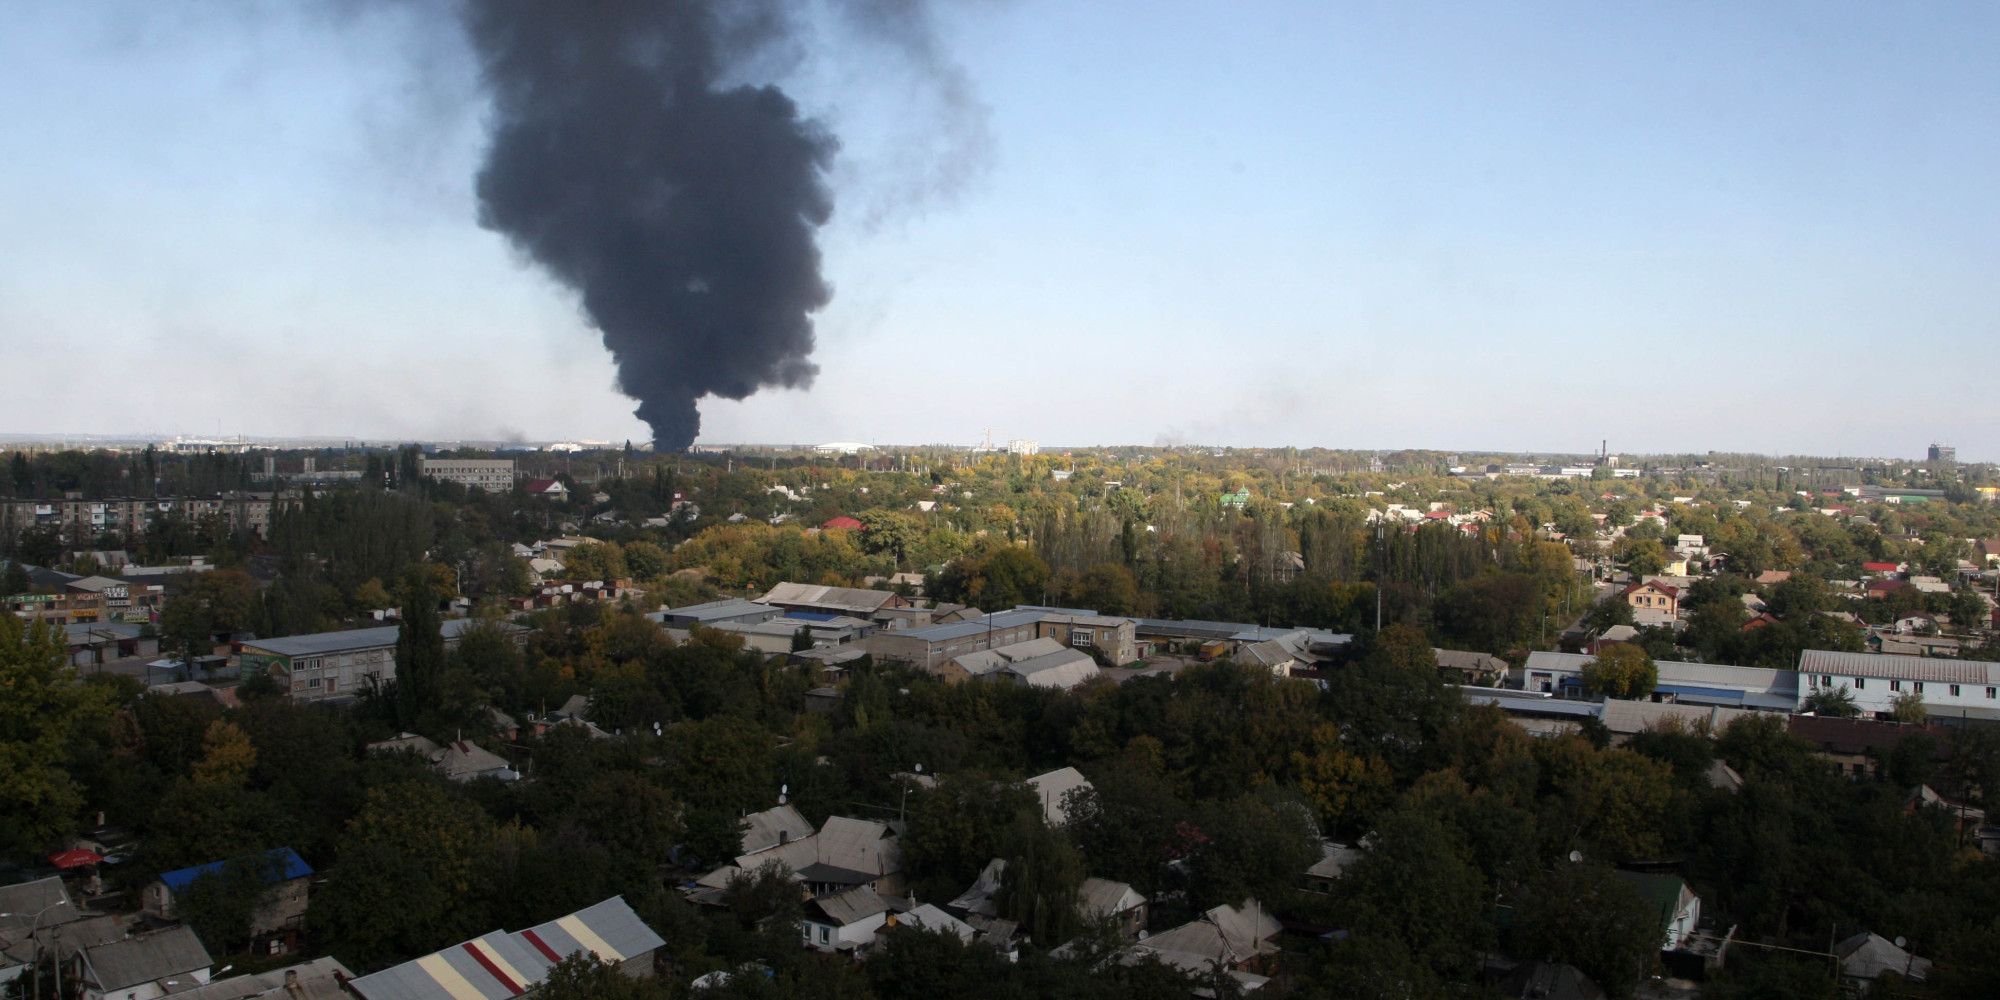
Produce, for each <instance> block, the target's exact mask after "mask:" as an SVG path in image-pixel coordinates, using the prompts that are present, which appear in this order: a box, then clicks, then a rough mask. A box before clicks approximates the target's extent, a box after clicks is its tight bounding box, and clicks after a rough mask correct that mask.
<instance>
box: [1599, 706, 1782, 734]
mask: <svg viewBox="0 0 2000 1000" xmlns="http://www.w3.org/2000/svg"><path fill="white" fill-rule="evenodd" d="M1756 714H1757V713H1756V712H1752V711H1748V710H1746V709H1740V708H1722V707H1718V706H1707V705H1677V704H1672V703H1669V702H1652V701H1624V700H1622V699H1617V698H1613V699H1610V700H1607V701H1606V702H1605V703H1604V707H1603V709H1602V711H1601V712H1600V713H1599V718H1601V719H1603V721H1604V727H1605V728H1606V729H1609V730H1611V731H1612V732H1614V733H1626V734H1630V733H1637V732H1643V731H1645V730H1647V729H1651V728H1656V727H1658V726H1659V725H1660V724H1661V723H1662V722H1665V721H1666V720H1669V719H1672V720H1676V721H1678V722H1680V723H1683V724H1686V725H1690V726H1697V725H1699V726H1707V727H1708V730H1709V731H1710V732H1713V733H1720V732H1722V731H1723V730H1724V729H1726V728H1728V727H1729V724H1730V723H1732V722H1735V721H1736V720H1737V719H1741V718H1745V717H1748V716H1752V715H1756Z"/></svg>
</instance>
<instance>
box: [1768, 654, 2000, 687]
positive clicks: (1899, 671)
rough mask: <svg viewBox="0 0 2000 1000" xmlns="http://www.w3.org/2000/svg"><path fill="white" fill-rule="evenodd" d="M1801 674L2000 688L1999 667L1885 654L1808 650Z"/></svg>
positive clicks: (1982, 663) (1976, 661)
mask: <svg viewBox="0 0 2000 1000" xmlns="http://www.w3.org/2000/svg"><path fill="white" fill-rule="evenodd" d="M1799 670H1800V671H1801V672H1803V673H1808V674H1827V675H1833V676H1845V677H1882V678H1889V679H1893V680H1904V681H1939V682H1943V683H1950V684H2000V665H1996V664H1992V663H1986V662H1983V661H1979V660H1949V659H1941V658H1938V657H1925V656H1892V655H1887V654H1883V653H1837V652H1832V651H1830V650H1824V649H1808V650H1806V651H1805V652H1803V653H1800V654H1799Z"/></svg>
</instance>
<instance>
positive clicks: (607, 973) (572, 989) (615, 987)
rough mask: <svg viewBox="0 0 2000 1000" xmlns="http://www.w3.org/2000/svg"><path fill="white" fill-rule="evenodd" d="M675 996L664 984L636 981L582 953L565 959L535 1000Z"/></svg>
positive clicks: (626, 999)
mask: <svg viewBox="0 0 2000 1000" xmlns="http://www.w3.org/2000/svg"><path fill="white" fill-rule="evenodd" d="M673 995H674V991H673V989H672V987H671V986H670V985H669V984H668V983H666V982H664V981H661V980H656V979H652V978H645V979H634V978H633V977H631V976H629V975H626V974H625V973H624V971H622V970H620V969H619V968H618V966H615V965H612V964H610V963H608V962H605V961H604V960H602V959H600V958H598V957H597V956H595V955H590V954H585V953H583V952H577V953H575V954H571V955H567V956H564V958H563V960H562V961H560V962H557V963H556V964H555V965H554V966H552V967H550V969H549V973H548V975H547V976H545V977H543V979H542V982H541V984H540V985H538V986H536V987H535V1000H669V998H670V997H672V996H673Z"/></svg>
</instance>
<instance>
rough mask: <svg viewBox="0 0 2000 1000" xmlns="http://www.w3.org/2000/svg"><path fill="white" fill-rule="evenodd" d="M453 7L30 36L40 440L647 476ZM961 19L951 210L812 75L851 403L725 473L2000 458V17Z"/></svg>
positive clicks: (792, 72)
mask: <svg viewBox="0 0 2000 1000" xmlns="http://www.w3.org/2000/svg"><path fill="white" fill-rule="evenodd" d="M418 7H421V5H397V4H383V5H366V4H364V5H344V4H342V5H327V6H325V7H320V6H314V5H297V4H291V3H246V4H232V3H223V2H207V3H193V4H185V5H156V4H143V3H137V2H104V3H87V4H56V3H30V4H26V5H22V6H20V7H18V8H16V9H15V10H13V11H12V12H10V22H9V31H8V32H7V33H5V34H4V35H0V93H4V94H6V95H7V97H6V98H4V99H0V129H4V131H5V133H6V134H7V135H8V136H9V138H10V141H9V143H8V145H7V148H6V150H5V152H4V153H0V204H4V205H6V206H7V209H6V214H5V216H4V218H3V219H0V358H4V359H6V362H7V364H6V366H5V370H6V371H7V372H8V375H9V377H8V378H7V379H6V391H5V392H4V393H0V433H5V434H9V435H16V434H62V433H79V434H81V433H134V432H153V433H160V434H165V435H171V434H177V433H178V434H185V435H190V436H205V435H212V434H215V433H217V432H218V430H219V431H220V432H221V433H223V434H245V435H252V436H338V435H347V434H354V435H360V436H365V437H368V438H371V439H398V438H401V439H412V440H418V439H421V440H432V439H447V438H463V439H481V440H508V439H534V440H562V439H598V440H613V441H622V440H625V439H627V438H630V439H632V440H634V441H638V440H641V439H643V438H644V436H645V434H646V431H645V427H644V425H643V424H642V423H640V422H639V421H638V420H636V419H634V418H633V417H632V416H631V409H632V405H633V404H632V402H631V401H630V400H629V399H627V398H626V397H624V396H622V395H620V394H619V393H618V392H617V391H616V390H615V388H613V386H612V380H611V373H612V367H611V364H610V361H609V359H608V358H607V357H606V356H605V353H604V351H603V348H602V347H601V346H600V344H599V340H598V337H597V335H596V333H595V332H594V331H592V330H590V329H588V328H587V327H586V326H585V324H584V323H583V321H582V320H581V319H580V316H579V311H578V309H577V308H576V306H575V304H574V303H573V302H571V301H569V300H568V299H567V297H566V293H564V292H563V291H562V290H561V289H560V288H558V287H557V286H555V285H554V284H553V283H552V282H551V281H549V280H548V279H547V278H546V277H544V276H543V275H542V274H541V273H540V272H538V271H536V270H534V269H532V268H530V267H528V266H526V265H525V264H524V263H523V262H522V261H520V260H519V259H517V258H516V257H515V256H514V255H513V254H511V253H510V252H509V251H508V249H507V248H506V246H505V245H504V244H503V242H502V240H501V238H500V237H498V236H497V235H495V234H493V233H491V232H489V231H486V230H484V229H481V228H480V227H479V226H478V224H477V218H476V206H475V203H474V199H473V196H472V174H473V171H474V169H475V168H476V165H477V163H478V161H479V157H480V153H481V149H482V143H483V142H484V138H483V133H482V128H481V116H482V113H483V109H482V106H481V104H480V101H479V99H478V96H477V92H476V87H475V86H474V80H473V77H472V66H471V62H470V59H469V57H468V56H467V54H466V53H465V52H464V51H463V49H462V46H457V45H453V44H447V43H442V42H440V40H439V39H440V36H439V35H438V34H437V33H435V32H430V31H425V30H422V29H421V28H420V27H419V25H418V24H417V21H418V19H419V18H420V17H421V15H420V14H413V13H411V11H412V10H413V9H416V8H418ZM938 9H939V11H940V15H941V29H942V34H943V36H944V47H945V49H946V51H947V52H948V53H949V54H950V55H951V56H952V57H953V58H955V59H957V60H958V61H959V62H960V63H962V64H963V66H964V69H965V73H966V77H967V79H968V80H969V82H970V84H971V87H972V89H973V90H974V92H975V93H976V96H977V98H978V100H979V101H980V102H981V103H983V105H984V106H985V107H986V109H987V115H986V117H985V122H984V124H985V127H986V129H987V135H988V136H989V138H990V142H989V143H988V145H987V146H986V152H985V155H984V156H983V157H982V158H980V159H979V160H977V161H976V162H971V163H970V164H969V165H968V166H967V168H966V169H964V170H962V171H959V172H956V173H953V174H951V175H950V176H949V177H945V178H943V181H948V182H949V183H942V182H941V181H940V177H939V176H937V175H934V174H929V173H924V172H923V168H924V167H925V164H924V163H923V161H921V160H915V161H913V160H910V159H908V158H905V157H901V156H899V155H897V154H898V152H899V151H900V150H903V149H905V148H906V147H909V146H911V145H921V144H922V142H923V140H924V136H922V135H913V134H912V126H910V125H909V124H908V123H907V121H905V119H904V111H905V108H904V103H903V90H902V88H903V87H904V86H905V84H906V83H907V81H899V80H896V79H893V78H883V77H882V76H881V75H880V74H877V73H874V72H872V71H871V63H870V61H869V57H868V53H866V52H861V51H848V50H844V49H842V48H841V47H840V46H839V45H834V44H829V45H827V46H823V47H821V48H820V49H816V50H815V54H814V55H812V56H811V57H808V58H805V59H804V60H803V61H801V62H800V63H798V64H797V65H793V66H789V67H776V69H777V70H779V71H781V72H778V73H777V74H776V78H777V82H780V83H781V84H783V85H784V86H785V87H786V88H787V90H788V91H789V92H791V93H792V94H793V95H794V96H795V97H796V98H797V99H798V100H799V101H800V103H801V104H802V105H803V106H804V107H805V108H806V109H807V110H808V111H810V112H811V113H813V114H815V115H818V116H821V117H822V118H824V119H825V120H827V121H828V122H829V123H830V124H831V125H832V126H833V127H834V128H835V130H836V131H837V132H838V133H839V134H840V136H841V138H842V140H843V143H844V148H843V152H842V154H841V156H840V158H839V160H838V161H837V162H836V165H835V170H834V174H833V177H832V182H833V186H834V190H835V194H836V208H835V214H834V221H833V223H832V224H831V225H830V226H829V227H828V229H826V230H825V231H824V232H823V234H822V236H823V238H822V244H821V245H822V250H823V252H824V254H825V260H826V270H827V273H828V276H829V278H830V280H831V282H832V284H833V285H834V288H835V296H834V300H833V303H832V305H831V306H829V307H828V308H827V309H826V310H825V311H824V312H823V313H821V314H820V316H819V324H818V328H819V337H818V340H819V346H818V350H817V352H816V353H815V356H814V360H815V361H816V362H817V363H818V364H819V365H820V366H821V374H820V376H819V379H818V382H817V384H816V386H815V388H813V389H812V390H810V391H808V392H796V391H781V392H765V393H760V394H758V395H756V396H752V397H751V398H750V399H748V400H746V401H744V402H741V403H718V402H715V401H708V402H705V403H704V404H703V406H702V410H703V417H704V430H703V433H702V436H701V439H700V440H701V441H702V442H752V441H756V442H773V443H784V442H797V443H800V444H812V443H817V442H823V441H838V440H852V441H885V442H887V441H896V442H903V443H916V442H922V441H938V442H954V443H965V444H969V443H973V442H976V441H977V440H979V439H980V437H981V435H982V434H983V433H984V430H985V429H986V428H988V427H991V428H992V429H993V431H994V436H995V437H996V438H1031V439H1036V440H1039V441H1042V442H1044V443H1048V444H1063V443H1067V444H1069V445H1071V446H1087V444H1086V443H1094V444H1102V445H1110V444H1119V443H1126V444H1157V443H1172V442H1187V443H1203V444H1216V445H1237V446H1267V447H1282V446H1286V445H1293V446H1301V447H1310V446H1321V447H1330V448H1344V449H1385V450H1391V449H1401V448H1423V449H1436V450H1444V451H1450V450H1466V451H1486V452H1512V451H1517V450H1521V449H1528V450H1534V451H1542V452H1548V451H1553V452H1559V453H1572V454H1582V453H1586V452H1590V451H1593V450H1595V448H1596V447H1597V443H1598V441H1599V439H1601V438H1606V437H1608V438H1610V440H1611V442H1612V445H1611V446H1612V448H1613V450H1614V451H1618V452H1620V453H1628V454H1631V453H1687V452H1694V453H1700V452H1706V451H1710V450H1715V451H1742V452H1754V453H1763V454H1797V455H1825V456H1839V455H1850V456H1854V455H1869V456H1892V457H1916V458H1922V456H1923V454H1924V449H1925V446H1927V445H1928V444H1930V443H1931V442H1933V441H1937V442H1943V443H1949V444H1953V445H1955V446H1957V448H1958V452H1959V456H1960V459H1961V461H1967V462H1980V461H1992V460H1995V459H2000V426H1996V422H1995V419H1994V416H1993V413H1994V410H1995V406H1994V403H1995V402H1996V389H1995V386H1996V385H2000V358H1996V357H1995V354H1994V351H1993V349H1992V348H1993V345H1994V344H1995V343H1996V340H2000V338H1996V333H2000V330H1996V326H2000V285H1996V283H1995V282H1994V281H1993V280H1992V275H1993V274H1995V273H1996V266H1995V265H1996V264H2000V188H1997V187H1996V185H1994V184H1993V183H1992V178H1993V177H1994V176H1996V175H2000V171H1996V167H2000V78H1996V74H1994V73H1993V72H1992V71H1991V67H1990V53H1991V52H1993V51H1995V49H1996V48H2000V45H1997V44H1996V43H2000V10H1995V9H1990V8H1986V7H1983V6H1974V5H1962V6H1957V7H1939V8H1922V9H1919V8H1892V7H1885V6H1881V5H1871V4H1863V3H1810V4H1808V3H1770V4H1759V5H1752V6H1748V7H1744V6H1739V5H1723V4H1693V5H1689V4H1681V5H1666V4H1654V5H1604V4H1585V3H1524V4H1509V5H1491V4H1483V5H1474V4H1463V5H1458V4H1441V5H1427V6H1425V7H1422V8H1417V9H1413V8H1410V7H1409V6H1408V5H1404V4H1390V3H1381V4H1339V5H1330V4H1324V3H1275V2H1274V3H1267V4H1257V5H1240V4H1222V3H1214V2H1206V3H1196V2H1169V3H1157V2H1156V3H1145V4H1138V3H1104V4H1061V3H1054V2H1045V0H1018V2H1014V3H1008V4H945V5H941V6H940V7H939V8H938Z"/></svg>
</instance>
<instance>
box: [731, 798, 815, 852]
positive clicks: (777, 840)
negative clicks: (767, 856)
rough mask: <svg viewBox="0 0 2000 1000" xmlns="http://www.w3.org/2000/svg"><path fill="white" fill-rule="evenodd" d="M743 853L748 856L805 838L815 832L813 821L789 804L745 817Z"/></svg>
mask: <svg viewBox="0 0 2000 1000" xmlns="http://www.w3.org/2000/svg"><path fill="white" fill-rule="evenodd" d="M742 825H743V854H744V855H745V856H746V857H747V856H751V855H755V854H758V853H759V852H762V851H768V850H770V849H771V848H773V847H782V846H784V845H785V844H789V843H791V842H792V841H794V840H804V839H805V838H807V837H810V836H812V835H813V833H814V832H815V831H814V830H813V826H812V824H811V823H808V822H806V818H805V817H804V816H801V815H799V811H798V810H797V809H794V808H792V807H791V806H789V805H779V806H774V807H772V808H770V809H766V810H764V811H763V812H754V813H751V814H750V815H748V816H745V817H743V824H742Z"/></svg>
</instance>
